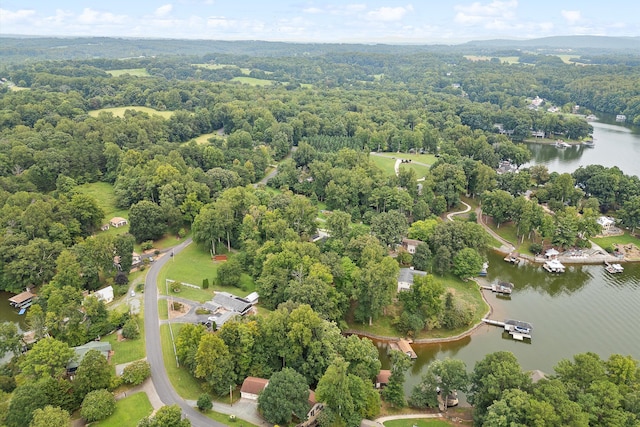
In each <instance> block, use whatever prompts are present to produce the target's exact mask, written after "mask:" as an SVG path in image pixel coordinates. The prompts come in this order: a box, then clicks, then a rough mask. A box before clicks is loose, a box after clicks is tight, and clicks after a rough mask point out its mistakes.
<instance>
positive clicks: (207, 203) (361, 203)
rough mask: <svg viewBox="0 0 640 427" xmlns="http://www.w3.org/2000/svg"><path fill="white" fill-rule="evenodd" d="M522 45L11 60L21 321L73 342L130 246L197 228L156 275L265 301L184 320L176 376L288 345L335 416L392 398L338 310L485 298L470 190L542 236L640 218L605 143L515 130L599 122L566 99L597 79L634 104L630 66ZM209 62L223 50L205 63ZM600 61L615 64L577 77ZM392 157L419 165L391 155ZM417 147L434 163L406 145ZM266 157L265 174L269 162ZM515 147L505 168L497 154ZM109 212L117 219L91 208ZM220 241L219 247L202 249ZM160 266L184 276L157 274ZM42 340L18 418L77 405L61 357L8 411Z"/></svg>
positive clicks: (400, 327)
mask: <svg viewBox="0 0 640 427" xmlns="http://www.w3.org/2000/svg"><path fill="white" fill-rule="evenodd" d="M556 59H557V58H556ZM520 61H521V62H527V63H529V64H534V65H533V66H530V65H521V64H515V63H512V64H506V63H499V62H496V61H489V62H474V61H468V60H466V59H464V57H463V56H462V55H458V54H455V53H443V52H440V53H432V52H421V53H417V54H411V55H407V54H405V53H402V52H401V53H399V54H397V53H384V54H382V53H381V54H371V53H349V54H347V53H344V52H343V51H336V52H333V53H330V54H323V55H317V56H307V55H301V56H300V57H297V58H291V57H285V56H282V57H276V56H269V55H268V56H264V57H244V56H234V55H228V54H225V55H207V56H204V57H181V58H178V57H157V58H137V59H126V60H112V59H96V60H78V61H64V62H56V61H52V62H29V63H24V64H20V65H11V66H7V67H4V68H2V70H1V72H2V73H3V76H6V78H7V79H8V80H10V81H13V82H14V83H16V84H17V85H19V86H21V87H26V88H29V89H30V90H23V91H12V90H10V89H9V88H8V87H9V86H8V85H5V84H3V85H2V86H1V87H0V221H1V222H2V224H3V230H2V234H1V235H0V263H1V264H0V289H2V290H7V291H12V292H15V293H18V292H20V291H22V290H24V289H25V288H27V287H29V288H32V287H34V288H33V289H34V291H35V292H36V293H37V299H36V300H35V301H34V304H33V305H32V306H31V307H30V308H29V312H28V317H27V320H28V325H29V328H30V329H32V330H33V331H34V332H35V335H36V338H38V339H39V338H43V337H47V338H46V340H47V341H44V340H43V341H40V342H51V341H50V340H53V342H54V343H55V344H56V345H57V346H59V347H60V348H61V349H64V350H65V352H61V353H60V354H62V355H65V354H67V353H68V351H66V350H68V347H69V346H77V345H81V344H85V343H86V342H88V341H91V340H94V339H96V338H98V337H103V336H105V334H107V333H109V332H111V331H113V330H114V329H119V328H120V327H122V326H123V325H125V324H126V323H127V322H129V323H130V322H131V320H130V319H129V314H128V313H120V312H119V311H118V310H108V309H107V305H106V304H105V302H104V301H102V300H98V299H96V298H91V297H89V298H85V295H84V293H85V292H87V291H88V292H91V291H95V290H98V289H100V288H103V287H107V286H109V285H112V286H113V288H114V294H115V297H116V298H119V297H122V296H123V295H125V294H127V295H129V292H128V291H129V277H128V274H129V272H130V270H131V267H132V264H133V251H134V249H139V250H140V251H141V250H142V249H143V247H144V248H149V247H151V248H156V249H157V250H158V253H154V254H153V255H154V256H159V255H160V250H161V249H162V248H167V247H170V246H172V245H174V244H176V243H177V242H179V241H182V239H184V238H185V236H188V235H191V236H192V237H193V240H194V244H193V245H191V246H190V247H188V248H187V249H185V251H183V252H182V253H181V254H178V255H176V257H175V258H174V259H173V260H171V261H170V262H169V263H167V266H166V268H165V269H164V270H163V271H162V274H161V276H160V279H159V283H158V287H159V290H160V291H161V292H165V293H169V294H170V295H175V296H180V297H184V298H187V299H191V300H194V301H198V302H204V301H207V300H209V299H210V298H211V296H212V295H213V291H214V290H227V291H230V292H232V293H234V294H237V295H240V296H243V295H247V294H248V293H250V292H251V291H253V290H254V289H255V290H256V291H257V292H258V293H259V295H260V310H258V313H259V314H260V315H259V316H256V317H248V318H246V319H243V320H233V321H230V322H228V323H225V324H224V325H221V327H220V328H219V330H218V331H217V332H213V331H208V330H206V329H205V328H204V327H201V326H196V325H184V326H182V327H181V328H180V330H179V331H176V333H177V336H178V339H177V342H176V348H177V350H178V358H179V360H180V363H181V366H183V368H182V369H183V370H182V371H175V372H174V371H172V372H171V373H170V375H171V376H172V379H173V380H174V381H178V382H180V379H181V378H185V376H184V375H185V373H186V374H188V375H189V377H190V380H189V385H188V386H187V387H184V390H182V389H181V391H182V392H184V393H187V394H188V396H189V397H190V398H193V399H196V398H197V397H198V396H199V395H200V394H201V390H196V388H197V387H198V388H199V387H203V388H204V389H205V390H207V391H208V392H211V393H214V394H217V395H223V394H226V393H227V391H228V390H229V387H230V386H231V387H232V388H233V387H234V386H239V385H240V384H241V383H242V381H243V380H244V378H246V377H247V376H248V375H250V374H251V375H260V376H264V377H265V378H269V377H270V376H271V375H273V374H274V373H277V372H279V371H280V370H281V369H282V368H283V367H284V366H287V367H291V368H293V369H295V370H296V371H297V372H298V373H299V374H301V375H302V376H303V377H304V378H305V381H306V382H307V385H308V386H316V385H318V388H319V389H320V390H324V391H323V392H322V393H319V395H321V396H322V395H323V393H324V396H325V398H326V399H327V401H326V403H327V405H326V406H327V409H326V414H327V415H326V420H325V422H326V423H328V424H331V423H337V424H342V423H346V424H348V425H351V424H353V425H355V424H356V422H355V421H356V420H359V419H361V418H362V417H373V416H375V414H376V412H377V410H378V408H379V395H378V393H377V392H376V391H375V390H374V389H373V385H372V379H373V377H374V376H375V375H376V374H377V371H378V370H379V368H380V366H379V363H380V362H379V361H378V358H377V350H376V349H375V347H374V346H373V344H372V343H371V341H369V340H366V339H360V338H357V337H355V336H350V337H345V336H343V335H342V332H343V331H345V330H346V329H348V328H351V329H358V328H363V329H367V330H372V331H376V333H383V334H384V335H393V336H407V337H414V338H420V337H446V336H451V335H455V334H457V333H459V332H461V331H464V330H465V329H466V328H468V327H469V326H470V325H472V324H474V323H475V322H477V321H478V320H479V318H480V317H481V316H482V315H483V314H484V312H485V311H486V308H485V305H484V302H482V300H481V298H480V293H479V290H478V289H477V286H476V285H475V284H474V283H473V282H472V281H468V279H469V278H472V277H474V276H476V275H477V274H478V273H479V272H480V270H481V268H482V263H483V260H484V256H485V253H486V250H487V249H488V246H489V238H488V237H487V233H486V231H485V229H484V228H483V227H482V226H481V225H480V224H478V223H477V218H476V217H475V215H476V214H475V211H474V212H470V213H469V214H468V215H467V216H466V218H460V219H459V220H456V221H448V220H445V218H446V214H447V213H448V212H452V211H454V210H455V209H458V208H459V206H461V203H460V201H461V198H462V197H468V198H469V199H471V200H473V201H474V207H475V203H481V206H482V210H483V213H484V215H486V216H490V217H491V220H492V221H493V222H494V223H495V225H496V231H501V229H502V230H504V229H505V228H506V229H507V230H508V231H509V233H510V234H509V235H508V237H509V239H512V238H513V239H514V240H517V241H520V242H531V244H530V247H532V246H533V244H537V245H539V246H544V245H554V246H557V247H561V248H571V247H576V246H577V247H583V246H586V245H587V243H588V240H589V239H590V238H591V237H593V236H595V235H596V234H597V233H598V232H599V231H600V229H599V228H597V227H596V218H597V217H598V215H599V214H600V213H610V214H612V215H615V216H617V217H618V218H619V220H620V222H621V223H622V224H623V225H624V226H626V227H629V228H630V229H631V230H634V229H635V228H637V227H638V226H639V225H640V222H639V221H640V209H638V206H640V182H639V181H638V177H633V176H628V175H625V174H624V173H623V172H622V171H620V170H619V169H617V168H603V167H599V166H586V167H584V168H580V169H578V170H577V171H575V172H574V173H573V174H556V173H549V171H548V170H546V168H545V167H543V166H532V167H530V168H528V169H523V168H521V166H522V165H524V164H526V163H527V162H528V161H529V160H530V159H531V153H530V152H529V151H528V149H527V148H526V146H525V145H523V144H521V143H520V142H521V141H522V140H523V139H525V138H528V137H529V136H530V135H531V132H532V131H534V132H542V133H544V134H545V135H547V136H549V135H554V136H556V135H557V136H558V137H567V138H572V139H579V138H583V137H586V136H588V135H589V134H590V132H591V130H592V129H591V126H590V125H589V124H588V123H587V122H586V120H584V118H582V117H580V116H578V115H574V114H572V112H573V110H574V108H573V107H574V105H575V104H576V103H578V102H579V103H580V105H581V106H582V107H581V109H580V110H579V111H578V112H580V113H587V112H589V111H588V110H587V109H589V108H593V107H594V106H595V105H596V103H597V105H598V106H599V107H602V108H603V109H604V108H607V109H610V108H612V107H609V106H608V105H607V106H603V104H604V103H603V102H601V101H600V100H598V101H594V100H593V99H591V97H592V96H593V95H594V93H593V91H594V90H597V91H598V95H602V97H603V98H606V99H608V100H611V99H615V100H616V104H617V105H616V109H617V111H616V112H620V111H623V112H625V113H626V114H627V115H628V117H629V118H630V120H632V121H634V120H635V121H637V120H638V117H640V111H636V110H637V109H636V107H637V105H636V104H637V103H636V104H634V103H633V102H632V100H633V99H634V98H633V96H634V95H633V93H635V92H634V90H632V89H631V87H632V85H633V84H634V82H636V83H637V82H638V81H639V80H638V79H640V77H639V76H638V72H637V70H635V69H633V68H625V67H614V68H610V67H607V66H600V65H597V66H591V67H584V68H582V67H572V66H569V65H566V64H563V63H562V62H561V61H558V63H556V62H554V60H553V59H550V58H543V57H537V56H536V55H528V56H527V57H521V58H520ZM204 63H206V64H212V66H210V67H202V66H193V65H192V64H204ZM216 64H230V65H233V67H226V66H224V67H219V66H216ZM141 69H144V70H145V72H144V73H143V72H142V71H139V70H141ZM126 70H138V71H136V72H124V71H126ZM247 70H248V75H247V74H246V73H245V71H247ZM425 70H427V71H426V72H425ZM612 72H613V73H615V74H616V77H615V78H610V77H611V76H610V74H611V73H612ZM146 74H148V76H147V75H146ZM605 76H606V78H607V81H608V82H610V84H608V85H606V86H605V87H602V88H595V89H594V88H592V87H591V86H589V87H587V84H588V83H589V84H592V83H594V82H595V83H597V82H598V81H601V79H602V78H605ZM550 78H552V79H553V81H554V84H553V85H551V86H550V85H549V81H550V80H549V79H550ZM234 79H236V82H234V81H233V80H234ZM239 79H244V81H245V82H248V83H253V84H238V83H237V80H239ZM266 82H268V83H269V85H267V86H262V85H258V84H257V83H260V84H262V83H266ZM282 82H286V83H282ZM636 87H640V85H636ZM623 90H629V91H630V92H631V93H632V94H631V95H629V94H626V93H625V94H624V95H621V91H623ZM538 96H542V97H544V103H545V104H542V103H540V102H539V101H538V99H540V98H538ZM534 100H535V102H536V103H538V104H539V105H538V106H536V105H535V103H533V101H534ZM531 105H533V107H530V106H531ZM551 106H558V107H559V108H558V110H559V111H558V112H549V111H547V107H551ZM103 109H116V110H114V111H112V112H108V111H101V110H103ZM156 111H159V112H161V113H162V114H155V112H156ZM607 111H608V110H607ZM96 112H99V113H98V114H97V115H96ZM203 138H204V140H203ZM372 151H376V152H380V153H386V154H383V157H377V156H376V157H373V156H372V155H370V152H372ZM418 153H426V154H418ZM289 155H290V156H289ZM390 157H398V158H406V159H411V160H412V161H415V162H416V164H414V165H412V164H411V163H409V164H406V163H405V164H404V165H403V166H401V167H400V169H399V172H398V174H397V175H396V173H395V170H392V162H393V164H395V159H393V158H390ZM424 158H427V159H428V161H424V163H425V164H427V165H430V166H423V165H418V164H417V162H421V163H422V162H423V160H422V159H424ZM274 163H277V174H276V175H275V177H273V178H272V179H270V180H265V182H262V183H260V181H261V180H262V178H264V177H265V175H266V174H267V172H268V171H269V170H270V168H271V165H273V164H274ZM380 166H382V168H381V167H380ZM510 166H513V167H515V168H516V170H515V171H514V170H512V171H510V172H509V171H507V172H505V173H502V172H503V170H501V173H498V172H496V170H497V169H498V168H499V167H503V168H507V169H509V167H510ZM518 168H519V169H518ZM423 176H424V178H425V179H424V180H420V181H418V178H422V177H423ZM266 181H268V182H266ZM319 210H322V212H321V213H319ZM552 213H553V214H552ZM319 215H320V220H318V217H319ZM112 216H122V217H124V218H125V219H127V220H128V224H127V225H126V226H124V227H116V226H115V225H112V227H111V228H110V230H109V231H103V230H101V228H102V226H103V225H105V223H106V222H108V221H109V220H110V219H111V217H112ZM505 224H509V225H508V226H507V227H505ZM407 237H409V238H411V240H410V241H407V240H406V238H407ZM149 240H152V242H149ZM153 241H155V242H153ZM403 246H404V247H403ZM152 250H153V249H152ZM222 253H224V254H226V255H227V256H228V260H227V261H226V262H224V263H222V262H220V263H216V262H213V261H212V259H211V258H212V256H213V255H220V254H222ZM148 256H150V254H147V261H148V262H151V260H149V259H148ZM162 256H171V255H170V254H166V253H165V254H164V255H162ZM143 265H144V264H143ZM406 274H408V275H409V277H408V278H407V281H404V280H400V278H401V277H405V275H406ZM167 279H171V280H175V281H176V282H180V283H184V285H182V286H178V285H175V284H174V285H173V286H172V287H171V288H172V289H170V290H169V291H168V292H167V291H166V288H167V281H166V280H167ZM205 283H209V284H210V286H208V287H207V286H205ZM186 284H192V285H194V286H195V287H191V286H187V285H186ZM175 289H179V290H180V292H179V293H177V292H175ZM167 315H168V313H167ZM165 329H166V328H163V332H162V333H163V345H164V346H165V347H167V346H168V344H167V340H168V338H167V333H166V330H165ZM185 331H187V332H185ZM9 334H10V335H15V334H14V333H13V332H11V331H9ZM13 338H15V337H13ZM139 340H140V342H142V340H141V339H139ZM35 345H38V344H35ZM126 345H128V344H120V343H117V344H116V342H115V341H114V347H115V348H116V350H118V351H121V352H122V353H123V354H122V355H118V356H117V358H116V360H117V361H124V360H127V361H128V360H130V359H132V358H133V357H137V355H140V354H141V353H135V350H136V349H127V348H126ZM131 345H134V344H133V343H132V344H131ZM65 346H66V347H65ZM137 346H138V347H142V346H143V345H142V344H140V343H139V344H137ZM10 350H11V349H8V351H10ZM137 350H139V348H138V349H137ZM31 351H33V350H31ZM31 351H30V352H27V356H25V355H20V354H16V357H17V359H16V360H17V362H16V363H15V364H14V365H13V367H12V368H10V369H9V371H8V374H7V375H6V376H7V377H9V378H12V379H13V381H15V382H16V383H19V385H18V388H17V390H18V391H17V392H15V394H14V395H13V400H12V401H11V402H12V403H11V405H14V406H13V410H11V407H10V411H9V413H10V414H12V415H11V416H12V417H14V418H9V421H8V425H9V426H10V427H17V426H20V425H25V423H24V420H27V419H30V417H31V416H32V412H33V410H35V409H36V406H38V405H40V404H41V403H42V405H43V406H44V405H45V404H47V403H50V404H55V406H59V407H63V408H65V409H67V410H74V409H76V408H77V406H78V404H79V402H78V401H77V399H76V400H73V401H68V402H67V401H64V402H61V401H59V400H55V399H58V398H59V397H60V396H62V395H64V396H67V395H69V393H67V391H69V390H72V389H73V388H74V384H73V383H72V382H70V381H68V380H67V378H66V377H65V376H64V375H63V374H62V373H60V372H61V371H62V370H63V369H62V368H63V366H62V365H61V366H55V368H56V369H55V370H54V369H53V368H52V370H51V374H50V375H49V377H51V378H44V379H46V380H47V381H49V382H56V385H55V386H56V387H58V388H55V387H53V386H52V385H51V387H52V389H54V388H55V390H57V391H55V392H54V393H51V394H50V395H47V396H43V397H42V398H41V399H36V401H37V405H36V404H34V405H33V406H29V407H28V408H27V409H28V410H27V409H25V411H24V412H21V413H20V414H17V413H16V412H15V411H17V409H16V408H17V407H16V406H15V405H17V404H18V403H15V404H14V403H13V402H21V400H20V399H18V398H17V397H20V396H24V395H25V394H26V392H27V391H28V392H31V391H33V390H31V389H28V390H27V391H25V389H24V388H22V389H20V387H26V386H27V385H29V386H31V387H33V384H34V383H35V382H36V380H40V379H42V378H37V379H36V378H31V379H29V378H27V377H29V376H33V375H32V374H33V372H32V371H33V369H32V367H30V365H29V364H28V363H26V364H25V362H24V361H25V360H27V361H28V360H29V356H28V355H29V354H32V353H31ZM16 353H19V352H16ZM169 354H170V353H169ZM165 356H166V355H165ZM168 359H170V357H169V358H168ZM168 361H169V360H168ZM24 378H27V380H26V382H24V383H23V382H22V381H23V379H24ZM16 379H17V381H16ZM8 381H9V382H10V381H11V380H8ZM52 384H53V383H52ZM341 384H347V385H348V387H347V388H348V390H345V391H344V392H343V389H342V388H340V387H342V386H341ZM9 388H11V387H9ZM178 388H180V387H178ZM65 390H66V391H65ZM338 390H340V392H338ZM9 391H13V390H9ZM34 393H35V391H34ZM16 394H17V395H18V396H16ZM334 395H335V396H338V397H340V399H333V397H334ZM7 396H9V395H7ZM497 398H499V397H497ZM8 399H9V397H6V399H5V402H6V401H8ZM343 404H346V405H347V406H344V405H343ZM477 405H480V406H481V404H478V403H477ZM341 408H342V410H341ZM345 408H348V411H347V410H346V409H345ZM482 411H483V410H482V409H481V410H480V412H479V413H480V414H481V415H484V414H483V413H482ZM15 417H18V418H15ZM17 419H19V420H20V421H13V420H17ZM327 420H328V421H327ZM26 424H28V422H27V423H26Z"/></svg>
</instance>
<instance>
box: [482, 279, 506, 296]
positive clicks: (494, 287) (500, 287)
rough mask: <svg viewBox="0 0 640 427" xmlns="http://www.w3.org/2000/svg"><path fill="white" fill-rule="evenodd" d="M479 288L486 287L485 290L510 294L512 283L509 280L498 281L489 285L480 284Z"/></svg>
mask: <svg viewBox="0 0 640 427" xmlns="http://www.w3.org/2000/svg"><path fill="white" fill-rule="evenodd" d="M480 288H482V289H486V290H487V291H491V292H495V293H497V294H501V295H511V292H513V283H509V282H500V283H497V284H496V283H492V284H491V285H480Z"/></svg>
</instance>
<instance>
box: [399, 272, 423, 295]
mask: <svg viewBox="0 0 640 427" xmlns="http://www.w3.org/2000/svg"><path fill="white" fill-rule="evenodd" d="M416 275H417V276H426V275H427V272H426V271H420V270H415V269H414V268H413V267H411V268H401V269H400V274H399V275H398V292H400V291H407V290H409V289H411V286H412V285H413V277H414V276H416Z"/></svg>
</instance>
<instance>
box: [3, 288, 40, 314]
mask: <svg viewBox="0 0 640 427" xmlns="http://www.w3.org/2000/svg"><path fill="white" fill-rule="evenodd" d="M34 298H35V294H32V293H31V291H30V290H26V291H24V292H22V293H19V294H18V295H15V296H12V297H11V298H9V304H10V305H11V306H13V307H15V308H17V309H18V310H20V314H24V312H25V310H26V309H27V308H29V307H31V304H33V299H34Z"/></svg>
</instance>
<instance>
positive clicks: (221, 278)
mask: <svg viewBox="0 0 640 427" xmlns="http://www.w3.org/2000/svg"><path fill="white" fill-rule="evenodd" d="M241 276H242V264H240V261H238V259H237V258H236V257H231V258H229V260H228V261H227V262H224V263H222V264H220V265H219V266H218V272H217V279H218V285H220V286H235V287H240V277H241Z"/></svg>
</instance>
